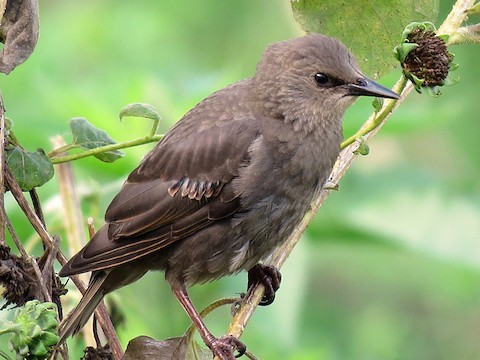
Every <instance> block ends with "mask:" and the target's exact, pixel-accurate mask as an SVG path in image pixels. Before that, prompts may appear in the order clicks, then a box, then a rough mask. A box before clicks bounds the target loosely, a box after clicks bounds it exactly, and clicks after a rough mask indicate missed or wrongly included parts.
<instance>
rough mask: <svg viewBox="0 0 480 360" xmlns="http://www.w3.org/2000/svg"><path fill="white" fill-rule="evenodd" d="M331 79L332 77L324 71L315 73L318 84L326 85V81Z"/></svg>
mask: <svg viewBox="0 0 480 360" xmlns="http://www.w3.org/2000/svg"><path fill="white" fill-rule="evenodd" d="M329 81H330V79H329V78H328V76H327V75H325V74H323V73H316V74H315V82H316V83H317V84H318V85H325V84H326V83H328V82H329Z"/></svg>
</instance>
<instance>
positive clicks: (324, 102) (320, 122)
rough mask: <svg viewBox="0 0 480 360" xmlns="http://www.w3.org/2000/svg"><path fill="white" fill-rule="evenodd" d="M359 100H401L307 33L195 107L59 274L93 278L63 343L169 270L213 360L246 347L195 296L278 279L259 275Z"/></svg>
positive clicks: (330, 44) (277, 47) (339, 48)
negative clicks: (223, 281) (232, 281)
mask: <svg viewBox="0 0 480 360" xmlns="http://www.w3.org/2000/svg"><path fill="white" fill-rule="evenodd" d="M360 95H366V96H377V97H386V98H393V99H398V95H397V94H395V93H394V92H392V91H390V90H388V89H386V88H384V87H382V86H380V85H378V84H377V83H375V82H373V81H371V80H370V79H368V78H366V77H365V76H364V75H363V74H362V72H361V71H360V69H359V66H358V64H357V62H356V61H355V59H354V57H353V55H352V54H351V53H350V52H349V51H348V50H347V49H346V48H345V46H344V45H342V44H341V43H340V42H339V41H337V40H335V39H332V38H330V37H326V36H322V35H318V34H310V35H307V36H304V37H300V38H296V39H292V40H287V41H282V42H278V43H274V44H272V45H271V46H269V47H268V48H267V49H266V51H265V53H264V54H263V57H262V59H261V61H260V63H259V64H258V67H257V71H256V73H255V76H254V77H252V78H250V79H246V80H243V81H239V82H237V83H235V84H232V85H230V86H227V87H225V88H223V89H221V90H219V91H217V92H215V93H213V94H212V95H210V96H209V97H207V98H206V99H205V100H203V101H202V102H200V103H199V104H198V105H196V106H195V107H194V108H193V109H192V110H190V111H189V112H188V113H187V114H186V115H185V116H183V118H182V119H181V120H180V121H179V122H178V123H177V124H176V125H175V126H174V127H173V128H172V129H171V130H170V131H169V132H168V133H167V134H166V135H165V137H164V138H163V139H162V140H161V141H160V142H159V143H158V144H157V146H156V147H155V148H154V149H153V150H152V151H150V152H149V153H148V154H147V155H146V156H145V158H144V159H143V160H142V162H141V163H140V165H139V166H138V167H137V168H136V169H135V170H134V171H133V172H132V173H131V174H130V176H129V177H128V179H127V180H126V182H125V183H124V185H123V187H122V189H121V190H120V192H119V193H118V194H117V196H115V198H114V199H113V201H112V203H111V204H110V206H109V207H108V209H107V212H106V215H105V222H106V223H105V225H104V226H103V227H102V228H100V230H98V232H97V233H96V234H95V236H94V237H93V238H92V239H91V241H90V242H89V243H88V244H87V245H86V246H85V247H84V248H83V249H82V250H81V251H80V252H79V253H78V254H76V255H75V256H74V257H73V258H72V259H71V260H70V261H69V262H68V263H67V264H66V265H65V266H64V267H63V268H62V270H61V271H60V275H61V276H69V275H73V274H79V273H84V272H88V271H92V272H93V273H92V278H91V281H90V284H89V287H88V290H87V292H86V293H85V294H84V296H83V298H82V300H81V302H80V304H79V305H78V306H77V307H76V308H75V309H74V311H72V313H71V314H70V315H69V316H68V317H67V318H66V320H65V322H64V323H62V325H61V329H60V332H61V339H62V340H61V341H64V340H65V338H66V337H67V336H69V335H70V334H72V333H76V332H77V331H78V330H79V329H80V328H81V327H82V326H83V325H84V324H85V322H86V321H87V319H88V318H89V317H90V315H91V314H92V312H93V311H94V309H95V307H96V306H97V304H98V303H99V302H100V300H101V299H102V298H103V296H105V294H107V293H109V292H111V291H113V290H115V289H118V288H120V287H122V286H125V285H127V284H129V283H132V282H133V281H136V280H138V279H139V278H140V277H142V276H143V275H144V274H145V273H146V272H147V271H148V270H162V271H164V272H165V277H166V280H167V281H168V283H169V284H170V286H171V287H172V290H173V292H174V294H175V296H176V297H177V298H178V299H179V301H180V303H181V304H182V306H183V307H184V308H185V310H186V311H187V313H188V315H189V316H190V317H191V318H192V320H193V322H194V323H195V325H196V326H197V328H198V330H199V333H200V335H201V336H202V338H203V340H204V342H205V344H206V345H207V346H208V347H209V348H210V349H211V350H212V352H213V354H214V355H216V356H218V357H219V358H221V359H234V355H233V352H234V348H237V349H241V348H242V345H243V344H241V343H240V341H238V340H237V339H235V338H232V337H222V338H215V337H214V336H213V335H212V334H211V333H210V332H209V331H208V329H207V328H206V327H205V325H204V324H203V322H202V320H201V319H200V317H199V316H198V313H197V312H196V310H195V308H194V306H193V304H192V303H191V301H190V299H189V297H188V294H187V291H186V288H187V287H188V286H190V285H192V284H196V283H202V282H206V281H211V280H214V279H217V278H219V277H222V276H225V275H229V274H235V273H237V272H239V271H241V270H248V271H249V270H251V269H254V271H252V277H253V273H254V272H255V273H257V272H258V271H259V269H260V270H261V269H265V272H266V273H267V275H268V273H270V275H273V276H274V277H275V271H274V269H271V268H264V267H262V265H258V264H261V262H262V260H264V259H265V258H266V257H267V256H268V255H269V254H270V253H271V252H272V251H273V250H274V249H275V248H276V247H277V246H278V245H280V244H281V243H282V242H284V241H285V240H286V239H287V238H288V236H289V235H290V234H291V232H292V230H293V229H294V227H295V226H296V225H297V224H298V223H299V221H300V220H301V219H302V217H303V215H304V214H305V212H306V211H307V210H308V208H309V204H310V202H311V200H312V199H313V195H314V193H315V192H316V191H317V190H318V189H319V188H321V187H322V186H323V185H324V184H325V182H326V180H327V178H328V175H329V174H330V172H331V170H332V167H333V165H334V162H335V159H336V158H337V156H338V154H339V150H340V142H341V140H342V117H343V114H344V112H345V110H346V109H347V107H348V106H350V105H351V104H352V103H353V102H354V101H355V99H356V98H357V97H358V96H360ZM272 273H273V274H272ZM276 282H278V279H277V281H275V280H274V281H273V284H271V283H270V289H269V290H270V292H272V288H273V290H275V289H276V288H277V287H278V283H276ZM267 285H268V284H267ZM270 295H272V294H270ZM267 302H268V299H267Z"/></svg>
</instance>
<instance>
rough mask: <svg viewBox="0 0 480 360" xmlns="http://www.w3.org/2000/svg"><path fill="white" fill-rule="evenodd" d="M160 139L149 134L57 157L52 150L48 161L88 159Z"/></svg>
mask: <svg viewBox="0 0 480 360" xmlns="http://www.w3.org/2000/svg"><path fill="white" fill-rule="evenodd" d="M162 138H163V135H159V134H156V135H153V136H152V135H151V134H149V135H147V136H144V137H143V138H140V139H136V140H131V141H125V142H122V143H117V144H111V145H105V146H100V147H98V148H95V149H90V150H85V151H82V152H81V153H78V154H72V155H65V156H57V152H58V150H53V152H50V153H49V154H48V156H49V157H50V161H51V162H52V163H53V164H60V163H64V162H68V161H73V160H78V159H82V158H84V157H88V156H92V155H97V154H101V153H104V152H107V151H113V150H120V149H124V148H129V147H133V146H138V145H143V144H148V143H151V142H156V141H158V140H160V139H162ZM62 150H63V149H62Z"/></svg>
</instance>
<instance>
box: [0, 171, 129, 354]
mask: <svg viewBox="0 0 480 360" xmlns="http://www.w3.org/2000/svg"><path fill="white" fill-rule="evenodd" d="M4 177H5V182H6V183H7V185H8V188H9V189H10V191H11V193H12V195H13V197H14V198H15V200H16V201H17V203H18V205H19V206H20V208H21V209H22V211H23V213H24V214H25V215H26V216H27V218H28V220H29V221H30V223H31V224H32V226H33V228H34V229H35V231H36V232H37V234H38V235H39V236H40V238H41V239H42V242H43V244H44V245H45V247H47V248H48V249H50V250H52V247H53V244H54V240H53V239H52V237H51V236H50V234H49V233H48V232H47V230H46V229H45V227H44V226H43V224H42V222H41V221H40V219H39V218H38V216H37V214H35V212H34V211H33V210H32V208H31V207H30V204H29V203H28V201H27V199H26V198H25V196H24V195H23V192H22V190H21V189H20V187H19V186H18V184H17V182H16V180H15V177H14V176H13V174H12V172H11V171H10V168H9V167H8V166H7V165H5V168H4ZM57 260H58V262H59V263H60V264H61V265H62V266H63V265H65V264H66V263H67V259H66V258H65V255H64V254H63V253H62V252H61V251H58V252H57ZM70 278H71V279H72V281H73V282H74V284H75V286H76V287H77V288H78V289H79V290H80V292H81V293H82V294H83V293H84V292H85V290H86V288H87V287H86V285H85V284H84V283H83V282H82V281H81V280H80V277H79V276H76V275H74V276H71V277H70ZM95 314H96V315H97V317H98V320H99V323H100V326H101V327H102V329H103V330H104V333H105V335H106V336H111V335H112V329H113V325H112V322H111V320H110V317H109V316H108V312H107V310H106V308H105V305H104V304H103V303H101V304H100V305H99V306H98V307H97V310H96V311H95ZM114 333H115V330H113V334H114ZM108 339H109V343H110V348H111V349H112V353H113V356H114V359H115V360H120V359H121V358H122V356H123V350H122V346H121V345H120V342H119V341H118V338H116V336H113V337H109V338H108Z"/></svg>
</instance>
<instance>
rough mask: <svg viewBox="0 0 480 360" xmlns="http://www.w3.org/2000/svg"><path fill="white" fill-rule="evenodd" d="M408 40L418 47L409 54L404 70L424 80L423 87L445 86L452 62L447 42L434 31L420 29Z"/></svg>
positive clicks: (412, 33)
mask: <svg viewBox="0 0 480 360" xmlns="http://www.w3.org/2000/svg"><path fill="white" fill-rule="evenodd" d="M407 39H408V42H410V43H415V44H417V45H418V47H416V48H415V49H413V50H411V51H410V52H409V53H408V54H407V56H406V57H405V61H404V62H403V64H402V67H403V69H404V70H406V71H408V72H410V73H411V74H413V75H415V76H416V77H418V78H419V79H422V80H423V84H422V86H423V87H427V86H441V85H443V83H444V81H445V79H446V78H447V76H448V70H449V68H450V63H451V61H452V55H451V54H450V53H449V52H448V49H447V45H446V44H445V41H443V39H441V38H440V37H438V36H437V35H436V34H435V32H433V31H432V30H423V29H420V28H417V29H415V30H413V31H412V32H411V33H410V34H409V35H408V36H407Z"/></svg>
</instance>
